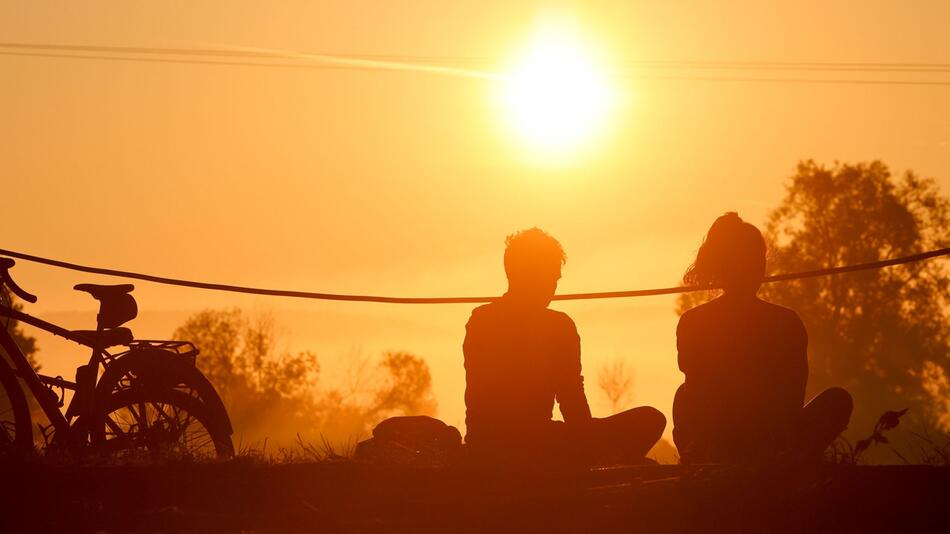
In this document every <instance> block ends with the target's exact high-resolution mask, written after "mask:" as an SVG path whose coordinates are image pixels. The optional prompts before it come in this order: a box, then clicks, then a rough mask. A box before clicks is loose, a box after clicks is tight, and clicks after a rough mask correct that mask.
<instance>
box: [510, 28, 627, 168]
mask: <svg viewBox="0 0 950 534" xmlns="http://www.w3.org/2000/svg"><path fill="white" fill-rule="evenodd" d="M502 102H503V106H504V113H505V116H506V119H507V120H508V121H509V122H510V123H511V126H512V127H513V128H514V130H515V131H516V132H517V133H518V135H519V137H520V138H521V139H522V141H524V142H525V143H526V144H527V145H528V146H529V147H530V148H532V149H533V150H534V151H536V152H538V153H539V154H538V155H541V156H545V157H553V156H555V155H558V154H562V155H563V153H564V152H569V151H573V150H575V149H577V148H579V147H581V146H582V145H585V144H587V143H588V142H589V141H590V140H591V139H592V138H593V137H594V136H595V134H596V133H597V132H598V130H600V129H601V128H602V127H603V125H604V122H605V119H606V118H607V114H608V112H609V111H610V108H611V107H612V106H613V104H614V103H615V95H614V91H613V90H612V88H611V87H610V84H609V83H608V80H607V78H606V77H605V76H604V74H603V71H602V70H601V69H600V68H598V65H597V63H596V62H595V60H594V56H593V55H592V54H591V53H590V52H589V51H587V50H586V49H585V48H584V47H583V45H582V43H581V42H580V40H579V39H578V38H577V37H576V36H575V35H574V34H573V32H571V31H568V30H566V29H564V28H559V27H556V26H554V27H546V28H544V29H543V30H542V31H539V32H538V34H537V35H536V36H535V38H534V40H533V41H532V42H531V44H530V46H529V47H528V49H527V50H526V51H525V53H524V54H522V55H521V56H520V57H519V58H518V59H517V61H515V62H514V63H513V65H512V68H511V69H510V70H509V72H508V73H507V75H506V76H505V77H504V85H503V92H502Z"/></svg>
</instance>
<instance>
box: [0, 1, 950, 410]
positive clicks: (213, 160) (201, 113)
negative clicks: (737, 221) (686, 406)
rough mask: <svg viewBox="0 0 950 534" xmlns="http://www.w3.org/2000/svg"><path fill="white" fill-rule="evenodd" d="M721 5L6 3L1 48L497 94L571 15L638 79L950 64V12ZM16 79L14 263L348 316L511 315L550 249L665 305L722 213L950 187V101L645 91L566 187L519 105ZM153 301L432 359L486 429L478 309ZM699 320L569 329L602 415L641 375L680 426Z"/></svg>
mask: <svg viewBox="0 0 950 534" xmlns="http://www.w3.org/2000/svg"><path fill="white" fill-rule="evenodd" d="M711 4H712V3H711V2H675V3H673V2H665V3H661V2H630V1H624V2H583V3H581V2H577V3H576V4H575V3H570V2H554V3H544V2H538V3H528V2H517V3H516V2H511V1H505V2H487V1H479V2H451V3H449V2H442V1H433V2H422V1H399V2H396V1H393V2H382V1H380V2H354V1H346V2H240V1H235V0H229V1H226V2H224V1H222V2H92V1H87V2H42V1H29V2H26V1H24V2H9V1H2V2H0V41H3V42H5V43H43V44H67V45H102V46H136V47H138V46H147V47H163V48H206V47H207V48H243V47H248V48H263V49H278V50H285V51H293V52H313V53H326V54H371V55H391V56H426V57H437V58H461V59H462V60H465V61H469V60H472V59H476V60H477V62H478V64H479V65H480V66H481V67H484V68H486V69H494V68H500V67H501V66H503V65H505V64H507V63H509V62H510V60H511V58H512V56H513V54H515V51H517V50H518V49H519V48H520V47H523V46H524V43H525V42H526V41H527V40H528V39H529V38H530V36H531V34H532V32H533V30H534V29H535V28H536V26H537V24H538V21H539V20H541V19H542V18H544V17H549V16H551V15H552V13H553V14H554V15H556V16H557V17H560V18H561V19H563V20H567V21H570V22H571V24H573V25H574V27H576V28H578V30H579V32H580V33H581V34H582V35H583V37H584V39H585V41H586V42H588V43H589V44H590V45H591V46H592V47H593V48H595V49H596V50H597V51H598V52H599V53H601V54H602V55H603V57H604V58H606V60H607V61H608V63H609V64H610V65H630V62H632V61H641V60H703V61H791V62H794V61H801V62H880V63H950V33H948V32H947V31H946V26H947V23H948V22H950V3H948V2H943V1H933V2H923V1H920V2H900V3H897V2H891V1H874V2H863V3H861V4H860V8H859V9H858V8H856V7H854V6H855V4H854V3H853V2H828V1H821V2H817V1H815V2H811V1H796V2H787V3H781V4H780V3H773V2H752V1H749V2H729V3H728V6H729V7H728V8H726V7H712V5H711ZM720 4H725V3H720ZM0 66H2V68H0V121H2V127H0V169H2V174H0V176H2V177H3V178H2V180H3V181H2V184H3V191H4V197H5V202H4V215H5V217H6V218H7V221H8V222H7V224H6V225H5V231H4V232H3V238H2V239H0V248H9V249H13V250H19V251H24V252H28V253H33V254H37V255H45V256H51V257H55V258H60V259H65V260H70V261H75V262H79V263H86V264H91V265H101V266H110V267H114V268H121V269H129V270H139V271H144V272H149V273H155V274H160V275H165V276H173V277H182V278H193V279H200V280H209V281H220V282H230V283H236V284H244V285H259V286H267V287H286V288H297V289H304V290H313V291H326V292H349V293H369V294H395V295H405V296H430V295H433V296H434V295H474V294H479V295H480V294H497V293H500V292H502V291H503V290H504V276H503V272H502V269H501V253H502V247H503V240H504V237H505V235H506V234H508V233H510V232H512V231H514V230H517V229H519V228H524V227H529V226H534V225H538V226H541V227H543V228H545V229H547V230H549V231H550V232H551V233H552V234H554V235H555V236H556V237H558V238H559V239H560V240H561V242H562V243H563V245H564V247H565V248H566V250H567V253H568V256H569V259H568V264H567V266H566V268H565V270H564V278H563V280H562V283H561V289H562V290H563V291H565V292H574V291H596V290H614V289H633V288H645V287H653V286H667V285H674V284H676V283H677V282H678V279H679V276H680V275H681V273H682V271H683V269H684V268H685V266H686V265H687V264H688V263H689V260H690V255H691V254H692V253H693V252H694V251H695V249H696V247H697V246H698V244H699V241H700V239H701V237H702V234H703V232H704V231H705V230H706V228H707V227H708V225H709V224H710V223H711V221H712V220H713V218H714V217H715V216H716V215H718V214H720V213H721V212H723V211H727V210H738V211H739V213H740V215H742V216H743V217H745V218H746V219H748V220H750V221H751V222H753V223H756V224H759V223H761V222H762V221H763V219H764V216H765V214H766V212H767V210H768V209H769V208H770V207H772V206H774V205H775V204H776V203H777V202H778V201H779V199H780V198H781V196H782V192H783V189H782V188H783V182H784V180H785V178H787V177H788V176H789V175H790V174H791V172H792V171H793V169H794V166H795V164H796V162H797V161H798V160H800V159H804V158H814V159H816V160H818V161H820V162H824V163H831V162H833V161H834V160H841V161H861V160H869V159H875V158H877V159H882V160H883V161H885V162H886V163H887V164H889V165H890V166H891V168H892V169H893V170H896V171H901V170H903V169H906V168H913V169H914V170H916V171H918V172H919V173H921V174H923V175H925V176H932V177H935V178H936V179H937V180H938V182H939V183H940V184H941V187H942V188H943V189H944V191H948V190H950V87H946V86H942V87H941V86H929V87H923V86H885V85H833V84H791V83H786V84H776V83H740V82H723V81H687V80H656V79H643V78H642V76H640V75H644V74H650V73H654V74H655V72H650V73H648V72H644V71H638V70H637V69H636V68H627V69H626V70H625V71H624V72H625V74H626V75H625V76H620V77H617V78H616V80H615V82H616V84H618V86H619V88H620V90H621V92H622V93H623V95H624V100H623V103H622V105H620V106H618V107H617V108H615V109H614V111H613V112H612V114H611V116H610V117H609V121H608V124H607V127H606V128H605V129H604V131H603V132H602V133H601V134H600V135H599V136H597V138H596V142H595V143H591V145H590V147H589V150H587V151H586V152H584V153H581V154H579V155H576V156H575V157H572V158H567V159H565V160H564V161H559V162H558V163H556V164H549V165H540V164H539V163H538V161H537V158H533V157H529V156H528V155H527V154H526V153H525V150H524V147H523V146H522V145H520V144H519V143H517V142H515V141H514V140H513V136H512V132H511V128H510V127H509V126H508V125H507V122H506V120H505V117H503V116H502V115H503V112H502V111H501V110H500V108H499V106H498V99H497V92H498V87H497V82H495V81H492V80H482V79H476V78H468V77H455V76H445V75H437V74H427V73H419V72H394V71H367V70H328V69H323V70H317V69H313V70H306V69H281V68H265V67H240V66H215V65H195V64H168V63H135V62H124V61H95V60H87V59H55V58H36V57H14V56H0ZM673 74H683V75H690V76H702V75H704V74H709V73H707V72H704V71H698V72H697V71H686V72H678V73H673ZM714 74H720V75H721V74H723V72H722V71H716V72H715V73H714ZM725 74H730V75H748V73H738V74H736V73H728V72H726V73H725ZM753 74H754V75H756V76H759V75H760V74H759V73H753ZM761 76H777V77H815V76H822V77H827V78H836V79H841V78H862V79H904V80H910V79H913V80H922V79H940V80H944V81H947V80H950V75H946V74H929V75H921V74H915V73H898V74H894V73H859V74H853V73H839V72H830V73H828V72H824V73H796V72H792V73H764V74H761ZM16 274H17V278H18V280H19V281H20V282H21V284H22V285H23V286H24V287H25V288H27V289H28V290H30V291H33V292H35V293H37V294H39V295H40V301H39V303H38V304H37V305H35V306H33V307H32V308H31V309H32V310H34V311H36V312H38V313H42V314H46V315H47V316H48V317H60V318H63V319H65V320H69V321H74V322H75V324H72V325H71V326H75V327H83V326H86V327H88V326H90V325H89V324H84V323H83V317H87V319H86V320H87V321H89V322H91V321H93V320H94V319H93V317H92V314H87V315H77V314H63V313H60V312H64V311H72V310H80V311H87V312H88V311H90V310H92V309H94V306H93V301H92V300H91V299H89V298H88V296H86V295H85V294H79V293H76V292H73V291H72V290H71V287H72V285H73V284H74V283H76V282H80V281H106V280H110V281H111V280H112V279H106V278H101V279H100V278H97V277H92V276H87V275H81V274H77V273H68V272H60V271H56V270H53V269H50V268H45V267H37V266H32V265H29V264H26V263H25V262H21V263H20V264H19V265H18V266H17V268H16ZM137 286H138V287H137V289H136V296H137V298H138V300H139V304H140V308H141V312H140V318H139V319H137V320H136V321H135V322H133V323H132V324H131V326H132V327H133V329H134V330H136V332H137V333H139V334H143V335H144V334H147V335H148V336H149V337H155V336H167V335H168V334H170V330H171V329H172V328H173V327H174V325H175V324H176V323H177V322H178V321H180V320H181V319H183V318H184V317H185V316H186V315H187V313H188V312H189V311H193V310H197V309H201V308H204V307H209V306H214V307H223V306H232V305H237V306H241V307H245V308H252V307H257V308H265V309H270V310H274V311H275V312H276V313H277V314H278V316H279V317H280V318H282V321H283V322H284V324H285V338H286V343H287V345H288V346H289V347H291V348H300V349H302V348H310V349H313V350H315V351H316V352H317V353H318V354H320V356H321V358H322V360H323V361H324V363H325V365H326V366H327V367H328V368H329V369H331V370H332V369H333V368H337V369H339V368H341V367H342V366H343V365H344V363H343V362H344V360H345V358H346V357H347V356H348V355H351V354H352V353H353V352H354V351H356V350H362V351H364V352H371V353H372V352H377V351H379V350H383V349H387V348H391V349H402V350H409V351H413V352H416V353H418V354H419V355H420V356H423V357H424V358H426V360H427V361H428V362H429V363H430V365H431V367H432V369H433V373H434V380H435V387H436V392H437V394H438V397H439V401H440V406H441V409H440V415H442V416H443V417H444V418H445V419H446V420H447V421H448V422H450V423H454V424H458V423H460V422H461V419H462V414H463V403H462V388H463V385H464V384H463V378H464V373H463V370H462V368H461V361H462V356H461V340H462V335H463V326H464V324H465V321H466V319H467V317H468V313H469V311H470V306H465V305H451V306H443V307H405V306H403V307H398V306H391V305H373V304H346V303H317V302H305V301H290V300H279V299H265V298H250V297H239V296H230V295H219V294H211V293H208V292H200V291H194V290H185V289H176V288H168V287H162V286H155V285H150V284H146V283H139V284H137ZM672 302H673V299H672V298H669V297H661V298H647V299H640V300H636V301H634V300H623V301H598V302H585V303H570V304H558V305H556V306H555V307H557V308H558V309H562V310H564V311H566V312H568V313H570V314H571V315H572V316H574V318H575V320H576V322H577V325H578V328H579V330H580V333H581V336H582V343H583V349H584V365H585V368H586V370H587V372H586V374H587V376H588V384H589V391H590V393H589V395H590V396H591V397H592V399H593V400H594V402H593V405H594V409H595V412H598V413H600V414H604V413H605V412H604V411H605V409H606V407H605V405H604V404H603V403H601V402H600V400H599V397H598V396H597V393H596V392H595V391H593V390H594V389H595V388H594V386H595V384H596V369H597V368H598V366H599V365H600V364H601V362H602V361H603V360H604V359H605V358H611V357H623V358H625V359H627V360H628V362H629V364H630V365H632V366H633V367H634V368H635V369H636V379H635V387H636V398H635V402H636V403H638V404H645V403H649V404H654V405H656V406H657V407H658V408H660V409H661V410H663V411H664V412H667V413H669V409H670V405H671V401H672V395H673V392H674V390H675V387H676V385H677V384H678V382H679V381H680V378H681V376H680V375H679V373H678V372H677V370H676V363H675V347H674V345H673V343H674V331H673V329H674V327H675V321H676V317H675V315H674V314H673V311H672ZM65 349H68V346H66V345H62V346H60V345H59V344H56V343H54V342H52V341H49V340H47V339H46V338H43V339H42V340H41V350H42V351H43V352H42V353H41V360H42V361H43V362H44V363H45V364H46V365H47V369H49V370H53V371H55V372H57V373H62V374H64V375H66V376H69V375H71V374H72V371H71V368H72V367H73V361H72V360H69V359H66V358H65V355H66V354H68V353H67V352H66V351H65ZM75 354H77V357H78V355H79V354H80V353H75ZM76 363H78V361H77V362H76ZM332 377H333V372H332V371H331V372H329V374H328V378H327V379H328V380H332ZM331 385H332V383H328V384H327V386H331Z"/></svg>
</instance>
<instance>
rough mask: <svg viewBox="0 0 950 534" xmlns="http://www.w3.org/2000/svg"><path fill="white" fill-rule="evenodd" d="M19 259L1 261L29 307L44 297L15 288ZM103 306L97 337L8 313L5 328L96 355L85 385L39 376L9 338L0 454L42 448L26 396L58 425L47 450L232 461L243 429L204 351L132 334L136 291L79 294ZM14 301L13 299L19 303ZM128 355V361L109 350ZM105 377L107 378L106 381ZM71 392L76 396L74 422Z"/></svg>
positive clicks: (3, 344) (0, 402) (2, 308)
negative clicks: (25, 327) (236, 435)
mask: <svg viewBox="0 0 950 534" xmlns="http://www.w3.org/2000/svg"><path fill="white" fill-rule="evenodd" d="M14 264H15V262H14V260H13V259H10V258H0V284H2V285H4V286H6V288H7V289H9V291H10V292H12V293H13V294H14V295H16V296H18V297H19V298H20V299H22V300H24V301H26V302H30V303H35V302H36V300H37V299H36V296H34V295H31V294H30V293H27V292H26V291H24V290H23V289H22V288H21V287H20V286H18V285H17V284H16V282H14V281H13V278H12V277H11V276H10V272H9V271H10V268H11V267H13V265H14ZM75 289H76V290H79V291H85V292H87V293H89V294H90V295H91V296H92V297H93V298H95V299H96V300H98V301H99V313H98V315H97V316H96V319H97V321H96V322H97V325H96V329H95V330H68V329H66V328H62V327H60V326H58V325H55V324H53V323H50V322H47V321H44V320H42V319H39V318H37V317H34V316H32V315H29V314H27V313H24V312H22V311H19V310H16V309H14V307H13V305H12V302H10V303H0V318H3V317H6V318H8V319H14V320H16V321H20V322H23V323H26V324H29V325H32V326H35V327H37V328H40V329H42V330H45V331H47V332H50V333H51V334H53V335H56V336H60V337H63V338H66V339H68V340H70V341H74V342H76V343H79V344H81V345H84V346H86V347H90V348H91V349H92V355H91V356H90V358H89V361H88V363H87V364H85V365H81V366H79V367H77V369H76V381H75V382H71V381H69V380H65V379H63V378H62V377H59V376H57V377H53V376H47V375H42V374H38V373H37V372H36V371H35V370H34V369H33V366H32V365H30V363H29V361H28V359H27V357H26V356H25V355H24V354H23V352H22V351H21V350H20V348H19V347H18V346H17V345H16V342H15V341H14V339H13V337H12V335H11V333H10V332H9V331H8V329H7V328H3V329H2V330H3V331H2V334H0V348H2V349H3V352H5V353H6V355H7V357H8V358H9V361H7V360H5V359H3V358H0V454H5V453H10V454H14V455H28V454H29V453H30V452H31V451H32V450H33V447H34V441H33V424H32V415H31V407H30V405H29V403H28V402H27V396H26V395H25V394H24V388H23V387H21V385H20V381H22V382H23V383H24V384H25V389H26V390H27V391H28V392H29V393H30V394H31V395H32V397H33V398H34V399H35V400H36V403H37V405H38V406H36V407H35V408H36V409H39V410H42V412H43V413H44V414H45V415H46V417H47V418H48V419H49V421H50V425H48V426H41V425H37V427H39V430H40V433H41V434H42V438H43V441H44V442H45V444H46V445H47V446H50V447H62V448H64V449H66V450H69V451H72V452H78V453H80V454H82V453H83V452H85V451H98V452H100V453H105V454H109V455H120V456H121V455H134V454H140V453H146V454H156V453H157V454H168V453H170V454H179V455H186V456H189V457H212V456H213V457H218V458H224V457H230V456H232V455H233V454H234V445H233V443H232V441H231V434H232V433H233V429H232V427H231V421H230V418H229V417H228V413H227V410H226V409H225V407H224V404H223V403H222V401H221V398H220V396H219V395H218V393H217V391H216V390H215V388H214V386H213V385H212V384H211V383H210V382H209V381H208V379H207V378H206V377H205V376H204V375H203V374H202V373H201V371H200V370H199V369H198V368H197V366H196V363H195V362H196V358H197V356H198V353H199V350H198V348H197V347H195V346H194V345H193V344H192V343H190V342H188V341H168V340H144V339H134V336H133V335H132V331H131V330H130V329H128V328H126V327H123V326H122V325H123V324H125V323H126V322H128V321H130V320H132V319H134V318H135V317H136V316H137V315H138V305H137V304H136V302H135V299H134V298H133V297H132V294H131V292H132V290H133V289H134V286H133V285H132V284H121V285H97V284H78V285H76V286H75ZM11 300H12V299H11ZM113 347H121V349H120V351H119V352H116V353H112V352H110V351H109V349H113ZM100 369H101V370H102V372H101V373H100ZM66 390H71V391H74V394H73V397H72V399H71V400H70V402H69V404H68V406H66V410H65V412H64V411H62V408H63V407H64V404H65V402H64V399H65V396H66Z"/></svg>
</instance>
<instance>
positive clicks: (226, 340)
mask: <svg viewBox="0 0 950 534" xmlns="http://www.w3.org/2000/svg"><path fill="white" fill-rule="evenodd" d="M172 337H173V338H174V339H181V340H187V341H191V342H192V343H194V344H195V345H196V346H197V347H198V348H199V349H200V350H201V353H200V355H199V356H198V360H197V364H198V367H199V368H200V369H201V370H202V372H203V373H204V374H205V375H206V376H207V377H208V379H209V380H210V381H211V383H212V384H214V386H215V388H217V389H218V392H219V393H220V394H221V398H222V400H223V401H224V403H225V406H226V407H227V409H228V413H229V415H230V416H231V420H232V423H233V425H234V428H235V435H236V437H237V438H238V439H242V438H243V439H250V440H252V441H255V440H256V441H259V440H263V439H265V438H266V439H268V440H269V441H271V442H274V441H276V442H277V443H278V444H285V445H286V444H290V443H293V442H294V441H295V440H296V437H297V435H298V434H299V435H301V436H303V437H304V438H305V439H309V440H318V439H323V438H329V439H332V440H337V441H347V442H351V441H353V440H356V439H358V438H360V437H363V436H366V435H367V434H368V433H369V431H370V430H371V429H372V426H373V425H375V424H376V423H378V422H380V421H381V420H382V419H383V418H385V417H388V416H391V415H433V414H434V413H435V410H436V403H435V401H434V399H433V397H432V377H431V374H430V373H429V366H428V365H427V364H426V362H425V360H423V359H421V358H419V357H418V356H414V355H412V354H409V353H405V352H387V353H385V354H383V357H382V359H381V360H380V361H379V362H378V363H375V365H373V364H372V363H374V362H371V361H370V360H369V359H361V360H360V361H358V362H355V365H354V366H352V368H351V375H352V376H350V377H349V378H350V388H349V390H348V391H347V392H346V393H345V394H343V393H341V392H340V390H339V389H337V388H331V389H325V390H320V389H318V387H317V386H318V381H319V376H320V363H319V361H318V360H317V357H316V355H315V354H313V353H311V352H306V351H305V352H299V353H296V354H290V353H286V352H285V353H277V352H276V351H275V346H276V345H277V335H276V323H275V321H274V318H273V317H272V316H271V315H269V314H266V313H257V314H253V315H250V316H247V315H246V314H244V313H243V312H242V311H241V310H239V309H236V308H234V309H229V310H205V311H202V312H199V313H196V314H194V315H192V316H191V317H189V318H188V319H187V320H186V321H185V323H184V324H182V325H181V326H180V327H178V328H177V329H176V330H175V332H174V334H173V336H172Z"/></svg>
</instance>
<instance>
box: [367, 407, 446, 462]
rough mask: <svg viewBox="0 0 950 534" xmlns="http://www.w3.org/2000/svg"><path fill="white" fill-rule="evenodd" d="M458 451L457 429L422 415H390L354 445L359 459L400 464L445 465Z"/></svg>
mask: <svg viewBox="0 0 950 534" xmlns="http://www.w3.org/2000/svg"><path fill="white" fill-rule="evenodd" d="M461 451H462V434H461V433H460V432H459V431H458V429H457V428H455V427H454V426H449V425H447V424H445V423H443V422H442V421H439V420H438V419H435V418H433V417H428V416H425V415H411V416H401V417H390V418H389V419H386V420H384V421H383V422H381V423H379V424H378V425H376V428H374V429H373V437H372V438H370V439H367V440H365V441H361V442H359V443H358V444H357V445H356V457H357V458H358V459H361V460H367V461H373V462H383V463H392V464H403V465H446V464H449V463H452V462H454V461H455V460H456V459H457V458H458V456H459V455H460V454H461Z"/></svg>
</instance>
